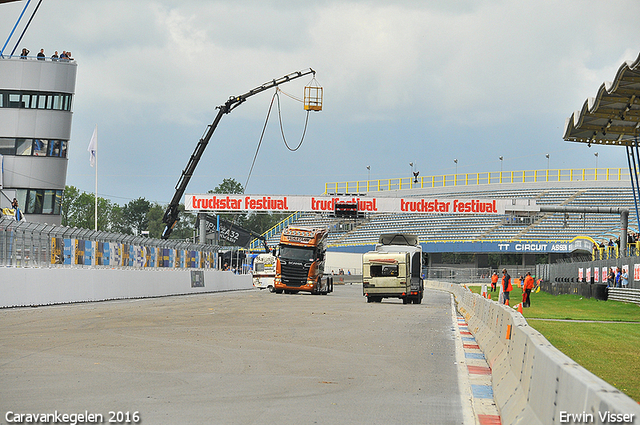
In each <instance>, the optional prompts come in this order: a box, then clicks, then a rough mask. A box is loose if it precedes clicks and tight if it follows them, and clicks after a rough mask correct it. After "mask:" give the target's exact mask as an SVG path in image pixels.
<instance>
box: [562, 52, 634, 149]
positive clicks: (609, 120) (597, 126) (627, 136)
mask: <svg viewBox="0 0 640 425" xmlns="http://www.w3.org/2000/svg"><path fill="white" fill-rule="evenodd" d="M639 129H640V55H639V56H638V58H637V59H636V60H635V61H633V62H625V63H623V64H622V65H621V66H620V68H619V69H618V72H617V73H616V75H615V79H614V80H613V82H606V83H603V84H602V85H601V86H600V89H599V90H598V94H597V95H596V97H590V98H588V99H587V100H585V102H584V104H583V105H582V109H581V110H580V111H576V112H574V113H573V114H572V115H571V117H569V118H567V121H566V123H565V130H564V136H563V139H564V140H566V141H570V142H582V143H589V144H591V143H594V144H600V145H622V146H634V141H635V140H636V139H637V138H638V135H639Z"/></svg>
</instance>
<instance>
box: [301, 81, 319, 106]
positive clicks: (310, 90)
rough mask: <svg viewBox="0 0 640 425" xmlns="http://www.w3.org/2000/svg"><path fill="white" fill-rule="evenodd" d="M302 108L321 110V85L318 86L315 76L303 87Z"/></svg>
mask: <svg viewBox="0 0 640 425" xmlns="http://www.w3.org/2000/svg"><path fill="white" fill-rule="evenodd" d="M304 110H305V111H322V87H320V85H319V84H318V82H317V81H316V79H315V77H314V78H313V80H311V82H310V83H309V85H308V86H306V87H305V88H304Z"/></svg>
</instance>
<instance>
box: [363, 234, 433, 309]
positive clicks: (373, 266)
mask: <svg viewBox="0 0 640 425" xmlns="http://www.w3.org/2000/svg"><path fill="white" fill-rule="evenodd" d="M362 293H363V295H364V296H365V297H367V302H381V301H382V299H383V298H400V299H401V300H402V302H403V303H404V304H410V303H412V302H413V303H414V304H420V303H421V302H422V297H423V293H424V282H423V280H422V247H421V246H420V244H419V243H418V238H417V236H415V235H410V234H406V233H385V234H382V235H380V238H379V241H378V244H376V248H375V250H374V251H369V252H367V253H365V254H362Z"/></svg>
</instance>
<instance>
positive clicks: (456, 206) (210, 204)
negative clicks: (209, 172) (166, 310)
mask: <svg viewBox="0 0 640 425" xmlns="http://www.w3.org/2000/svg"><path fill="white" fill-rule="evenodd" d="M336 203H352V204H357V205H358V211H360V212H385V213H448V214H489V215H492V214H495V215H502V214H505V212H506V211H527V210H529V211H535V210H536V205H535V201H530V200H512V199H491V198H490V199H458V198H419V197H407V198H391V197H353V196H300V195H227V194H187V195H185V199H184V205H185V209H186V210H187V211H224V212H245V211H247V212H294V211H304V212H333V211H334V210H335V206H336Z"/></svg>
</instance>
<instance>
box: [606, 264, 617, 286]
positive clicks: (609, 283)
mask: <svg viewBox="0 0 640 425" xmlns="http://www.w3.org/2000/svg"><path fill="white" fill-rule="evenodd" d="M615 279H616V275H615V273H614V272H613V267H610V268H609V273H608V274H607V287H608V288H611V287H613V283H614V281H615Z"/></svg>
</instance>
